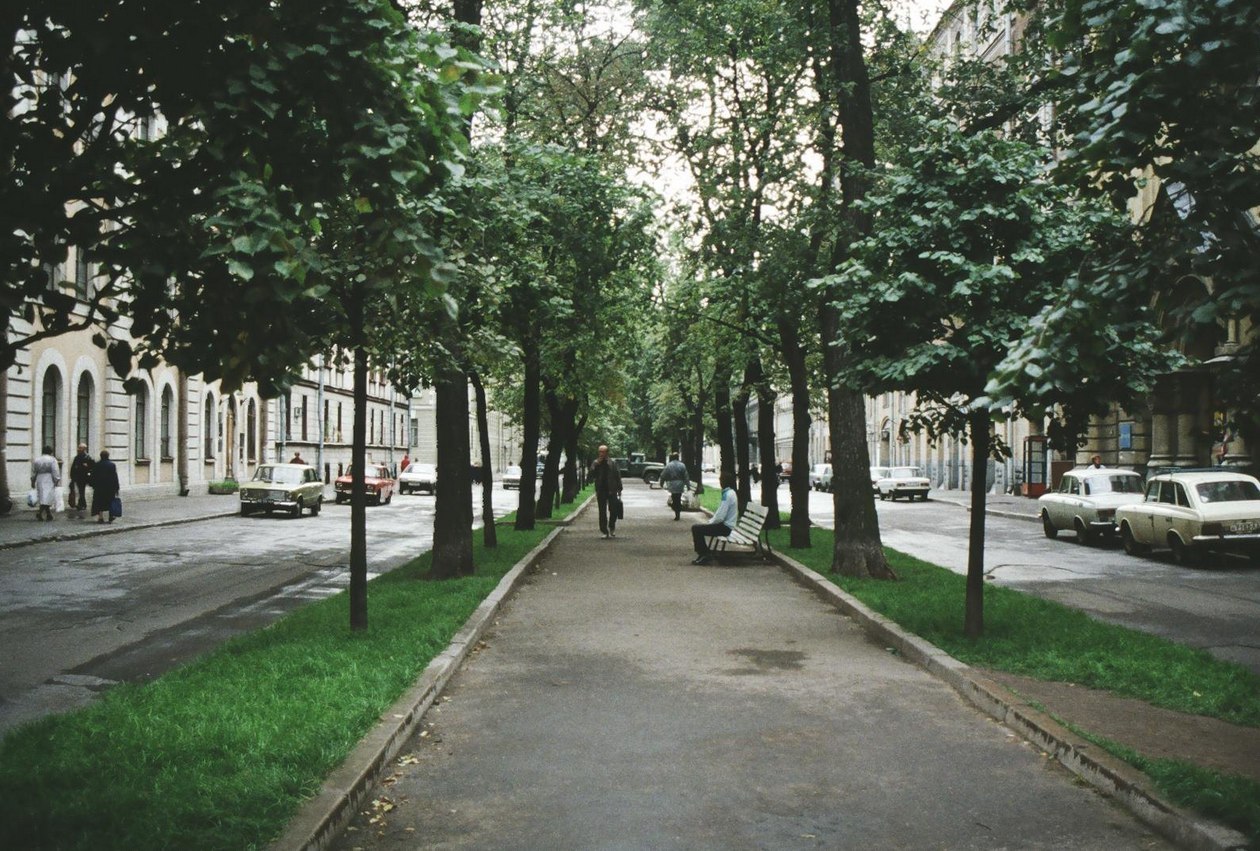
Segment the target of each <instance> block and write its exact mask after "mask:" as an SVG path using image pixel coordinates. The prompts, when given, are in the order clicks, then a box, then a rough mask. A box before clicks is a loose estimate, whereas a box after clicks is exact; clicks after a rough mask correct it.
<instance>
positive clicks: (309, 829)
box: [271, 497, 593, 851]
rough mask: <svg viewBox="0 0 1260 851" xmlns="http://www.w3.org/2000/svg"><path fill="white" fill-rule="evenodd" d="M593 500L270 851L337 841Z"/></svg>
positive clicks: (496, 594) (475, 618)
mask: <svg viewBox="0 0 1260 851" xmlns="http://www.w3.org/2000/svg"><path fill="white" fill-rule="evenodd" d="M592 499H593V497H588V498H587V499H586V500H585V501H584V502H583V503H582V504H581V505H579V506H578V507H577V508H575V509H574V510H573V511H571V512H570V513H569V514H568V516H566V517H565V518H564V519H562V520H560V521H559V523H558V525H557V528H556V529H554V530H553V531H552V532H551V534H549V535H548V536H547V537H546V538H544V539H543V540H542V542H541V543H539V544H538V546H536V547H534V549H532V550H530V552H529V553H527V554H526V555H525V557H524V558H522V559H521V560H520V561H519V562H517V563H516V564H515V565H514V566H513V567H512V569H511V570H509V571H508V572H507V573H506V574H504V576H503V578H502V579H501V580H499V584H498V585H497V586H495V589H494V590H493V591H492V592H490V594H489V596H487V597H486V599H485V600H483V601H482V602H481V605H480V606H478V607H477V609H476V611H474V612H473V613H472V615H471V616H470V617H469V618H468V620H467V621H466V622H465V623H464V625H463V626H462V627H461V628H460V630H459V632H457V633H455V637H454V638H452V639H451V643H450V644H449V645H447V647H446V649H445V650H443V651H442V652H441V653H440V654H438V655H437V656H436V657H434V659H433V661H432V662H430V663H429V665H428V667H427V668H425V670H424V673H422V674H421V675H420V679H419V680H418V681H417V682H416V684H415V685H413V686H412V687H411V688H410V689H409V690H408V691H407V692H406V693H405V694H403V696H402V697H400V698H399V699H398V700H397V701H396V702H395V703H394V705H393V706H391V707H390V708H389V709H388V710H386V711H385V713H384V714H383V715H382V716H381V721H380V723H378V724H377V725H376V727H375V728H373V729H372V730H371V731H369V732H368V734H367V735H366V736H364V737H363V740H362V741H360V742H359V744H358V746H356V747H355V749H354V750H353V751H351V752H350V755H349V756H348V757H346V760H345V762H343V763H342V764H341V766H339V767H338V768H336V769H335V770H334V771H333V772H332V774H330V775H329V776H328V778H327V779H326V780H325V781H324V785H323V787H322V788H321V789H320V791H319V793H318V794H317V795H315V797H313V798H311V799H310V800H308V801H307V802H306V803H305V804H303V805H302V807H301V809H299V810H298V812H297V815H295V816H294V817H293V820H292V821H290V822H289V826H288V828H286V830H285V832H284V833H283V834H282V835H281V836H280V838H279V839H277V840H276V841H275V842H274V843H272V845H271V849H272V851H322V849H325V848H328V847H329V846H330V845H331V844H332V843H333V841H335V840H336V839H337V838H338V837H339V836H340V835H341V833H342V831H343V830H344V829H345V827H346V825H348V824H349V823H350V821H351V820H352V819H353V818H354V817H355V816H356V815H357V814H358V812H359V809H360V808H361V807H362V805H363V803H364V802H365V801H366V800H367V798H368V796H369V795H370V794H371V792H372V788H373V786H375V784H376V782H377V780H379V779H380V777H381V776H383V775H384V774H385V773H386V771H387V770H388V769H389V767H390V764H391V763H392V762H393V760H394V758H395V757H397V756H398V754H399V753H400V752H401V751H402V749H403V747H404V746H405V745H406V743H407V741H408V740H409V739H410V738H411V736H412V735H413V734H415V733H416V731H417V730H418V729H419V727H420V722H421V721H422V720H423V718H424V714H425V712H427V711H428V710H429V707H430V706H432V705H433V702H434V700H436V699H437V697H438V695H439V694H441V692H442V689H444V688H445V687H446V684H447V682H449V681H450V679H451V677H452V676H454V675H455V672H456V671H458V670H459V667H460V665H462V664H463V663H464V660H465V659H467V658H468V654H469V653H470V652H472V650H473V648H475V647H476V646H477V642H478V641H480V640H481V637H482V635H484V634H485V632H486V630H487V629H489V627H490V625H491V624H492V623H493V622H494V618H495V616H496V615H498V613H499V610H500V609H501V608H502V607H503V604H504V602H506V600H507V599H508V598H509V597H510V596H512V593H513V592H514V591H515V590H516V587H517V585H518V584H519V583H520V581H521V579H522V578H523V577H524V576H525V575H526V574H528V573H529V571H530V570H531V569H532V568H533V566H534V565H535V564H536V563H537V562H538V560H539V559H540V558H541V557H542V556H543V554H544V553H546V551H547V550H548V548H549V547H550V546H551V544H552V542H553V541H555V539H556V538H557V537H558V536H559V535H560V534H561V533H562V532H563V531H564V529H565V527H566V526H568V525H569V524H570V523H572V521H573V519H574V518H575V517H577V515H578V514H580V513H581V512H582V511H583V510H584V509H585V508H586V506H588V505H589V504H590V502H591V500H592Z"/></svg>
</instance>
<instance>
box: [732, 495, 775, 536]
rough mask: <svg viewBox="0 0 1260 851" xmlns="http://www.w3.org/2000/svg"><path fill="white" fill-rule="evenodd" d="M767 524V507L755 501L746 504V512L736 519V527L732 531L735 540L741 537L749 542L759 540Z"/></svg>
mask: <svg viewBox="0 0 1260 851" xmlns="http://www.w3.org/2000/svg"><path fill="white" fill-rule="evenodd" d="M765 525H766V507H765V506H764V505H759V504H757V503H755V502H750V503H748V505H746V506H744V513H743V514H741V515H739V519H738V520H736V521H735V529H734V531H733V532H732V533H731V538H732V539H733V540H739V539H741V538H743V539H746V540H747V541H749V542H752V541H755V540H757V538H758V536H760V535H761V529H762V527H763V526H765Z"/></svg>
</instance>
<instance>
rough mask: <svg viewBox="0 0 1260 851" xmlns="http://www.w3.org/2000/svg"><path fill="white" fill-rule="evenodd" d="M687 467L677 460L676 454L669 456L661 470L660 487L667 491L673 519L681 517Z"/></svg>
mask: <svg viewBox="0 0 1260 851" xmlns="http://www.w3.org/2000/svg"><path fill="white" fill-rule="evenodd" d="M687 480H688V476H687V467H686V466H685V465H684V464H683V462H681V461H679V460H678V453H677V452H675V453H674V454H672V455H670V456H669V463H668V464H666V465H665V469H663V470H661V487H663V488H665V490H667V491H669V505H670V508H672V509H674V519H675V520H678V519H680V518H681V517H682V494H683V491H684V490H686V488H687Z"/></svg>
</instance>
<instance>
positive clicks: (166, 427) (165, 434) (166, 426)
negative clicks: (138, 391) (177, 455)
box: [160, 387, 175, 459]
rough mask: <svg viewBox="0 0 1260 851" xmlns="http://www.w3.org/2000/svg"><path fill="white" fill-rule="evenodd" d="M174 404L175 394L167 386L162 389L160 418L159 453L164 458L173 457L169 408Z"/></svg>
mask: <svg viewBox="0 0 1260 851" xmlns="http://www.w3.org/2000/svg"><path fill="white" fill-rule="evenodd" d="M174 404H175V394H174V393H172V392H171V388H169V387H167V388H165V389H164V390H162V420H161V426H160V428H161V437H162V448H161V455H162V457H163V458H164V459H169V458H172V457H174V456H173V455H172V453H171V448H172V447H171V408H172V407H173V406H174Z"/></svg>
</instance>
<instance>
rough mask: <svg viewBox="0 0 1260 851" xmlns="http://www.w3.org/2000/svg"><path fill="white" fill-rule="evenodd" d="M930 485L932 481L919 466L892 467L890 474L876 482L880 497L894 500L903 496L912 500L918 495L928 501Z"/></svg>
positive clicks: (889, 469) (889, 470)
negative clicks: (921, 471) (922, 472)
mask: <svg viewBox="0 0 1260 851" xmlns="http://www.w3.org/2000/svg"><path fill="white" fill-rule="evenodd" d="M872 469H874V468H872ZM930 486H931V482H929V481H928V479H927V477H926V476H924V475H922V474H921V473H920V472H919V468H918V467H890V468H888V474H887V475H885V476H884V477H883V478H881V479H879V480H878V481H877V482H875V490H876V491H878V492H879V498H880V499H891V500H894V501H895V500H896V499H897V498H898V497H902V496H904V497H905V498H906V499H908V500H910V501H911V502H914V498H915V497H916V496H917V497H918V498H919V499H921V500H924V501H926V500H927V496H928V488H929V487H930Z"/></svg>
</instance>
